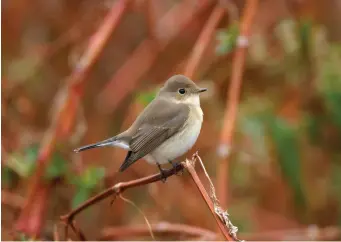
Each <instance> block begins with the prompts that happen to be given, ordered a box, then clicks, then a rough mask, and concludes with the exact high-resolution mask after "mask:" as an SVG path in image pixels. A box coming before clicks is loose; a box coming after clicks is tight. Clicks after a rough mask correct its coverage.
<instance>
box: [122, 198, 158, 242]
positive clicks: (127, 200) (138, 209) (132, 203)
mask: <svg viewBox="0 0 341 242" xmlns="http://www.w3.org/2000/svg"><path fill="white" fill-rule="evenodd" d="M119 196H120V198H121V199H122V200H123V201H125V202H126V203H129V204H130V205H132V206H133V207H134V208H136V209H137V211H138V212H139V213H140V214H141V215H142V216H143V218H144V220H145V221H146V224H147V227H148V229H149V233H150V236H151V237H152V239H153V240H155V236H154V233H153V230H152V226H151V225H150V223H149V221H148V219H147V216H146V215H145V214H144V213H143V211H142V210H141V209H140V208H139V207H138V206H137V205H136V204H135V203H134V202H133V201H131V200H129V199H127V198H125V197H123V196H122V194H120V195H119Z"/></svg>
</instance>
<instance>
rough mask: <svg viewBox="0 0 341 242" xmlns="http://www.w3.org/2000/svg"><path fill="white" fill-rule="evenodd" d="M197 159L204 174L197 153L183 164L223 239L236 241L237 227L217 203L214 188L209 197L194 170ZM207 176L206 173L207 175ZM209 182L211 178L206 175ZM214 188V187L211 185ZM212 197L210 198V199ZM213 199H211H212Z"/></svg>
mask: <svg viewBox="0 0 341 242" xmlns="http://www.w3.org/2000/svg"><path fill="white" fill-rule="evenodd" d="M197 159H199V161H200V163H201V165H202V167H203V169H204V171H205V173H206V175H207V172H206V170H205V168H204V166H203V164H202V161H201V159H200V157H199V156H198V154H197V153H196V154H194V157H193V158H192V160H186V162H184V166H185V167H186V169H187V170H188V172H189V173H190V175H191V177H192V179H193V181H194V183H195V185H196V186H197V188H198V190H199V192H200V194H201V196H202V198H203V199H204V200H205V202H206V205H207V206H208V207H209V209H210V211H211V213H212V215H213V217H214V219H215V221H216V223H217V225H218V227H219V229H220V231H221V232H222V234H223V235H224V237H225V239H226V240H228V241H235V240H236V241H238V239H237V237H236V232H237V230H238V229H237V228H236V227H234V226H233V225H232V223H231V221H230V219H229V217H228V216H229V215H228V214H227V212H225V211H224V210H223V209H222V208H221V207H220V205H219V203H218V199H217V198H216V196H215V192H214V190H212V189H211V197H210V195H209V194H208V193H207V191H206V189H205V187H204V185H203V184H202V182H201V180H200V178H199V176H198V174H197V173H196V171H195V168H194V164H195V161H196V160H197ZM207 177H208V175H207ZM208 179H209V181H210V183H211V180H210V178H209V177H208ZM212 187H213V184H212V183H211V188H212ZM213 188H214V187H213ZM211 198H212V199H211ZM212 200H213V201H212Z"/></svg>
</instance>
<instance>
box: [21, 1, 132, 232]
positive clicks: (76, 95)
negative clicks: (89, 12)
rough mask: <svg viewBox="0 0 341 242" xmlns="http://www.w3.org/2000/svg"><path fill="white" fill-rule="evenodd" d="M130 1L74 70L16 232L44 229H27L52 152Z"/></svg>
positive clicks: (117, 9)
mask: <svg viewBox="0 0 341 242" xmlns="http://www.w3.org/2000/svg"><path fill="white" fill-rule="evenodd" d="M128 2H129V1H117V2H115V4H114V5H113V7H112V9H111V11H110V12H109V13H108V14H107V16H106V17H105V19H104V20H103V22H102V24H101V25H100V28H99V29H98V31H97V32H96V33H95V34H94V35H93V36H92V37H91V39H90V41H89V45H88V48H87V49H86V52H85V53H84V55H83V56H82V58H81V59H80V61H79V63H78V65H77V66H76V68H75V70H74V71H73V73H72V74H71V76H70V77H69V78H68V79H67V94H66V97H65V99H64V100H63V102H62V103H61V105H60V107H59V110H57V115H56V119H55V120H54V121H53V122H52V124H51V125H50V128H49V129H48V131H47V132H46V133H45V135H44V138H43V142H42V145H41V147H40V150H39V154H38V159H37V164H38V165H37V169H36V171H35V174H34V175H33V180H32V182H31V184H30V185H31V187H30V189H29V194H28V199H27V201H26V204H25V206H24V209H23V210H22V212H21V214H20V216H19V219H18V221H17V222H16V225H15V227H16V229H17V230H21V231H24V232H26V233H27V234H28V235H30V236H35V235H36V234H38V233H39V230H40V227H41V223H42V218H38V221H35V222H36V223H35V225H34V226H33V225H31V226H30V229H28V228H27V226H28V225H30V224H32V223H31V222H30V221H29V220H30V219H31V218H35V219H37V216H36V215H31V212H33V210H32V206H33V207H34V203H35V199H36V196H37V193H38V192H39V191H38V189H39V188H41V187H42V177H43V174H44V172H45V168H46V166H47V164H48V162H49V160H50V159H49V158H50V156H51V154H52V152H53V149H54V146H55V143H56V142H57V139H58V138H65V137H67V135H68V134H69V132H70V130H71V127H72V124H73V123H74V120H75V113H76V110H77V107H78V104H79V101H80V98H81V96H82V93H83V86H84V80H85V79H86V76H87V74H88V73H89V71H90V69H91V68H92V66H93V65H94V63H95V62H96V61H97V59H98V58H99V56H100V54H101V53H102V51H103V49H104V46H105V44H106V43H107V42H108V40H109V37H110V36H111V33H112V32H113V31H114V30H115V28H116V27H117V26H118V23H119V22H120V19H121V18H122V16H123V14H124V12H125V10H126V8H127V4H128ZM42 189H43V188H42ZM45 201H46V199H45ZM42 206H43V205H42ZM44 206H45V205H44Z"/></svg>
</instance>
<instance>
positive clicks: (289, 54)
mask: <svg viewBox="0 0 341 242" xmlns="http://www.w3.org/2000/svg"><path fill="white" fill-rule="evenodd" d="M246 8H249V9H251V10H250V11H249V12H248V13H249V14H250V16H245V14H244V13H245V9H246ZM1 10H2V24H1V27H2V46H1V47H2V56H1V59H2V64H1V67H2V73H1V94H2V99H1V108H2V112H1V119H2V126H1V132H2V135H1V141H2V146H1V182H2V185H1V189H2V190H1V195H2V196H1V208H2V217H1V221H2V226H1V232H2V239H4V240H10V239H22V240H26V239H28V238H38V239H39V240H52V239H57V238H58V236H60V237H59V238H60V239H64V238H63V233H62V232H63V227H62V225H61V224H60V223H59V216H61V215H63V214H66V213H67V212H69V211H70V210H71V209H72V208H75V207H76V206H78V205H79V204H80V203H82V202H83V201H85V200H86V199H88V198H90V197H91V196H93V195H95V194H96V193H98V192H100V191H103V190H104V189H105V188H106V187H110V186H111V185H113V184H115V183H117V182H121V181H128V180H132V179H137V178H140V177H143V176H147V175H150V174H154V173H156V172H157V171H158V170H157V167H154V166H150V165H148V164H146V162H144V161H140V162H137V163H135V164H134V165H133V166H131V167H130V168H129V169H128V170H127V171H126V172H124V173H119V174H118V173H116V172H117V170H118V168H119V166H120V164H121V162H122V161H123V160H124V157H125V154H126V152H125V151H123V150H121V149H119V148H102V149H94V150H91V151H87V152H83V153H80V154H75V153H73V152H72V150H73V149H74V148H77V147H79V146H81V145H84V144H88V143H93V142H97V141H99V140H103V139H105V138H108V137H110V136H113V135H115V134H116V133H118V132H120V131H122V130H124V129H126V128H127V127H129V125H130V124H131V123H132V122H133V120H134V119H135V117H136V116H137V115H138V113H139V112H141V110H142V109H143V108H144V107H145V106H146V105H147V104H148V103H149V102H150V101H151V100H152V99H153V97H154V95H155V93H156V91H157V90H158V88H160V86H161V85H162V84H163V83H164V81H165V80H166V79H167V78H169V77H170V76H171V75H173V74H186V75H187V76H189V77H191V78H192V79H193V80H194V81H195V82H196V83H198V84H199V85H200V86H203V87H207V88H209V92H207V93H206V94H205V95H203V96H202V99H201V105H202V108H203V111H204V114H205V115H204V123H203V128H202V131H201V134H200V136H199V139H198V141H197V143H196V144H195V146H194V147H193V149H192V150H190V151H189V152H188V153H187V154H186V156H184V157H183V159H184V158H185V157H188V158H190V157H191V155H192V154H193V153H194V152H195V151H199V155H200V156H201V158H202V159H203V162H204V164H205V166H206V168H207V170H208V173H209V174H210V176H211V178H212V179H213V181H214V183H215V186H216V187H218V188H219V189H220V190H221V189H225V191H226V194H228V199H227V202H226V204H223V207H224V208H226V209H227V210H228V212H229V214H230V217H231V220H232V222H233V223H234V225H236V226H237V227H238V228H239V232H238V235H239V238H241V239H248V240H338V239H339V240H340V239H341V236H340V226H341V42H340V41H341V28H340V26H341V14H340V13H341V1H339V0H326V1H320V0H277V1H273V0H245V1H244V0H242V1H240V0H238V1H237V0H221V1H216V0H200V1H199V0H181V1H179V0H162V1H158V0H126V1H125V0H116V1H115V0H98V1H91V0H73V1H68V0H31V1H21V0H11V1H9V0H3V1H2V5H1ZM252 12H254V13H255V14H254V16H251V15H253V14H251V13H252ZM248 13H247V14H248ZM247 14H246V15H247ZM248 17H249V18H251V20H250V21H249V22H250V23H251V24H250V23H249V24H248V25H249V26H247V28H249V29H250V31H249V33H248V34H249V35H250V37H249V39H248V43H249V45H248V49H247V51H246V52H245V66H244V68H242V74H243V76H242V88H241V95H240V102H239V103H235V105H236V106H237V108H238V111H237V117H236V123H235V127H234V129H233V134H234V136H233V139H232V143H231V144H230V151H231V154H230V156H229V159H228V171H227V170H226V171H227V174H228V177H227V182H225V183H224V184H219V182H218V181H217V180H219V179H218V178H217V173H218V172H217V171H219V168H220V166H221V159H220V158H219V156H218V154H217V148H218V147H219V144H220V140H221V132H222V130H223V127H224V125H226V122H225V123H224V113H225V112H226V111H227V110H226V100H227V99H228V92H229V91H230V92H234V91H237V90H232V91H231V90H229V88H230V82H231V75H232V73H233V71H235V70H234V69H235V67H236V65H235V64H234V63H233V62H234V55H235V53H236V52H238V51H240V49H238V45H237V44H236V43H237V37H238V35H239V33H240V32H241V31H242V30H241V28H240V24H241V22H243V19H247V18H248ZM179 160H182V159H179ZM197 171H198V174H199V176H200V177H201V178H203V181H204V182H205V184H206V181H205V177H204V175H203V172H202V170H201V169H199V168H197ZM123 195H124V197H125V198H128V199H130V200H131V201H133V202H134V203H135V205H136V206H137V207H138V208H139V209H140V210H141V211H142V212H143V214H144V215H142V214H141V213H140V211H139V210H138V209H137V208H136V207H134V206H132V205H131V204H129V203H126V202H124V201H123V200H121V199H116V200H115V202H114V203H113V205H112V206H110V199H106V200H104V201H102V202H100V203H98V204H96V205H93V206H92V207H90V208H89V209H87V210H85V211H83V212H82V213H81V214H80V215H79V216H77V217H76V221H77V225H78V226H79V227H80V228H81V230H82V231H83V232H84V234H85V236H86V237H87V239H91V240H101V239H106V240H108V239H109V240H116V239H120V240H133V239H139V240H151V237H150V234H149V231H148V228H147V225H146V222H145V218H144V216H145V217H146V218H147V219H148V221H149V222H150V223H151V224H152V225H153V226H154V227H155V228H156V227H157V226H159V228H160V226H161V227H162V226H164V227H166V228H168V229H169V230H167V229H166V230H165V231H163V232H160V233H156V234H155V235H156V239H157V240H181V239H182V240H183V239H204V240H209V239H214V238H215V237H213V238H212V237H205V236H202V234H205V233H206V234H209V233H211V235H212V233H219V232H217V227H216V224H215V222H214V219H213V217H212V215H211V214H210V212H209V210H208V209H207V207H206V205H205V203H204V201H203V200H202V198H201V196H200V193H199V192H198V191H197V188H196V187H195V185H194V184H193V182H192V180H191V178H190V176H189V174H188V173H187V172H185V173H184V174H183V175H181V176H173V177H171V178H169V179H168V180H167V182H166V183H162V182H157V183H153V184H150V185H147V186H144V187H138V188H133V189H130V190H128V191H126V192H125V193H124V194H123ZM218 197H219V194H218ZM224 200H225V199H224ZM174 225H177V226H180V229H179V230H176V229H174ZM188 225H190V226H195V227H190V230H191V231H193V230H195V229H194V228H196V229H198V228H201V229H202V231H204V232H202V231H201V230H200V231H201V232H202V233H201V234H200V233H199V234H198V235H188V234H186V233H185V231H184V229H183V228H184V226H188ZM172 226H173V227H172ZM172 228H173V229H172ZM134 229H135V230H134ZM124 231H126V233H124ZM134 231H135V232H134ZM136 231H138V232H136ZM199 235H200V236H199ZM70 236H71V238H72V239H75V238H76V237H75V235H73V234H71V235H70Z"/></svg>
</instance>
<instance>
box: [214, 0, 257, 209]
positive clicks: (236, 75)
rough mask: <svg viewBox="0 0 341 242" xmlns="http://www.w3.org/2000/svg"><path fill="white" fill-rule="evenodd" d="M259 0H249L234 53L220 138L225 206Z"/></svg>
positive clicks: (221, 195) (220, 183)
mask: <svg viewBox="0 0 341 242" xmlns="http://www.w3.org/2000/svg"><path fill="white" fill-rule="evenodd" d="M257 5H258V0H247V1H246V6H245V10H244V14H243V18H242V22H241V25H240V35H239V41H237V50H236V51H235V53H234V57H233V62H232V75H231V82H230V87H229V90H228V98H227V100H226V108H225V112H224V127H223V129H222V133H221V139H220V145H219V150H220V152H219V153H220V154H219V155H220V161H219V163H218V164H219V165H218V171H217V179H218V184H217V187H218V188H217V190H218V197H219V198H220V202H221V204H222V206H223V207H227V202H228V173H229V169H228V168H229V166H228V155H229V151H230V150H231V145H232V139H233V133H234V127H235V122H236V118H237V111H238V103H239V96H240V89H241V84H242V76H243V69H244V64H245V54H246V47H247V44H245V43H242V41H243V42H244V41H248V37H249V35H250V28H251V24H252V21H253V19H254V16H255V14H256V10H257Z"/></svg>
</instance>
